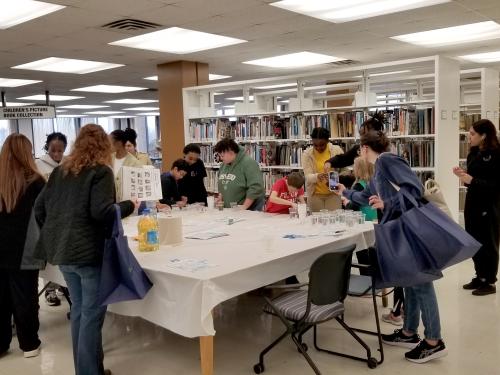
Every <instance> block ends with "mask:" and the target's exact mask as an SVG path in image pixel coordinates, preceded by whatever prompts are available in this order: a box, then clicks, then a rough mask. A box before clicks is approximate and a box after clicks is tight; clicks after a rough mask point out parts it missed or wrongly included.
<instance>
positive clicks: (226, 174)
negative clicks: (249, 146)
mask: <svg viewBox="0 0 500 375" xmlns="http://www.w3.org/2000/svg"><path fill="white" fill-rule="evenodd" d="M214 151H215V152H216V153H218V154H219V157H220V159H221V160H222V164H221V166H220V170H219V182H218V188H219V199H222V200H223V202H224V207H226V208H229V207H231V203H233V202H234V203H236V204H238V205H240V206H241V207H242V209H244V210H250V211H262V210H263V209H264V204H265V190H264V180H263V178H262V172H261V170H260V168H259V164H257V162H256V161H255V160H253V159H252V158H251V157H250V156H248V155H247V154H246V153H245V150H244V149H243V148H242V147H240V146H238V144H237V143H236V142H235V141H234V140H232V139H229V138H224V139H222V140H220V141H219V142H217V144H216V145H215V147H214Z"/></svg>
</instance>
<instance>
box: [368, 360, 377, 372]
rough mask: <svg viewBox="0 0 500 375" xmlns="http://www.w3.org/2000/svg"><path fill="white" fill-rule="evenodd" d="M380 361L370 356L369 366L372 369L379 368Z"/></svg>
mask: <svg viewBox="0 0 500 375" xmlns="http://www.w3.org/2000/svg"><path fill="white" fill-rule="evenodd" d="M377 365H378V361H377V359H376V358H373V357H370V358H368V367H369V368H371V369H374V368H377Z"/></svg>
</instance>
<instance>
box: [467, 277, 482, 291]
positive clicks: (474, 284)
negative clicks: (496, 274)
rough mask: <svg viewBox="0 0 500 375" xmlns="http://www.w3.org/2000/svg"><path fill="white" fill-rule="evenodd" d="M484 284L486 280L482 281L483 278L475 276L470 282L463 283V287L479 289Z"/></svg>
mask: <svg viewBox="0 0 500 375" xmlns="http://www.w3.org/2000/svg"><path fill="white" fill-rule="evenodd" d="M483 285H484V282H482V281H481V279H479V278H477V277H474V278H473V279H472V280H471V281H470V283H467V284H465V285H463V286H462V287H463V288H464V289H465V290H474V289H477V288H479V287H481V286H483Z"/></svg>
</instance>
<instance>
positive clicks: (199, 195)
mask: <svg viewBox="0 0 500 375" xmlns="http://www.w3.org/2000/svg"><path fill="white" fill-rule="evenodd" d="M182 153H183V154H184V160H185V161H186V163H187V164H188V170H187V171H186V172H187V173H186V175H185V176H184V178H183V179H182V180H180V181H179V190H180V192H181V194H182V195H183V196H186V197H187V199H188V200H187V202H188V203H189V204H193V203H198V202H202V203H205V205H207V196H208V194H207V189H206V188H205V183H204V181H203V179H204V178H205V177H207V171H206V169H205V164H203V161H202V160H201V159H200V154H201V150H200V146H198V145H197V144H194V143H190V144H188V145H186V146H185V147H184V149H183V150H182Z"/></svg>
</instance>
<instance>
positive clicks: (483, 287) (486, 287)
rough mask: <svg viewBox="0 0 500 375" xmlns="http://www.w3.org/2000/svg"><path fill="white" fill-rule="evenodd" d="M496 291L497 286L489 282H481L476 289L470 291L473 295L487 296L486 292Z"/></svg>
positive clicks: (492, 292)
mask: <svg viewBox="0 0 500 375" xmlns="http://www.w3.org/2000/svg"><path fill="white" fill-rule="evenodd" d="M496 292H497V288H496V286H495V285H491V284H486V283H485V284H483V285H481V286H480V287H479V288H477V289H476V290H474V291H472V295H474V296H487V295H488V294H495V293H496Z"/></svg>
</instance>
